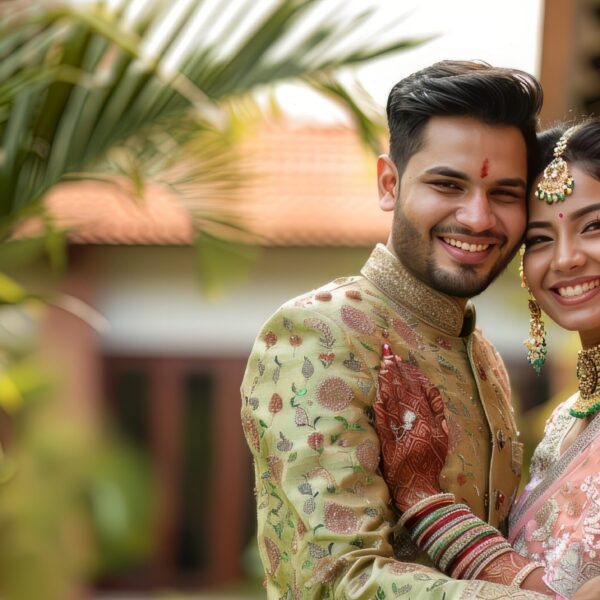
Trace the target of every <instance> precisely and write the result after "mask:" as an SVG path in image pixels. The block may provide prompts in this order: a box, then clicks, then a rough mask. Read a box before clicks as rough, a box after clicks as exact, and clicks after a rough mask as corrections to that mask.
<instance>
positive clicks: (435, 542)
mask: <svg viewBox="0 0 600 600" xmlns="http://www.w3.org/2000/svg"><path fill="white" fill-rule="evenodd" d="M400 525H402V526H404V527H405V528H406V529H407V530H408V532H409V534H410V536H411V538H412V540H413V541H414V542H415V544H416V545H417V546H418V547H419V548H420V549H421V550H424V551H425V552H427V554H428V555H429V557H430V558H431V560H432V561H433V563H434V564H435V565H436V566H437V568H438V569H439V570H440V571H442V572H444V573H446V574H447V575H449V576H450V577H452V578H453V579H477V578H478V577H479V575H481V573H482V572H483V571H484V569H485V568H486V567H487V566H489V565H490V564H491V563H493V562H494V561H495V560H496V559H497V558H499V557H500V556H502V555H504V554H507V553H509V552H514V550H513V549H512V547H511V545H510V544H509V543H508V542H507V541H506V540H505V539H504V538H503V537H502V535H500V533H499V532H498V531H497V530H496V529H494V528H493V527H492V526H491V525H488V524H487V523H485V522H484V521H482V520H481V519H479V518H477V517H476V516H475V515H474V514H473V513H472V511H471V509H470V508H469V507H468V506H466V505H464V504H456V499H455V498H454V495H453V494H436V495H435V496H430V497H429V498H426V499H424V500H421V501H420V502H418V503H417V504H415V505H414V506H412V507H411V508H409V509H408V510H407V511H406V512H404V513H403V515H402V517H401V518H400ZM523 560H525V559H523ZM543 566H544V565H543V564H541V563H538V562H527V563H526V564H525V566H524V567H522V568H521V569H520V570H518V571H516V572H515V575H514V578H513V580H512V584H511V585H513V586H515V587H520V586H521V584H522V583H523V581H525V579H526V578H527V576H528V575H529V574H530V573H531V572H532V571H534V570H535V569H537V568H539V567H542V568H543ZM556 598H557V600H560V599H561V598H562V597H561V596H557V597H556Z"/></svg>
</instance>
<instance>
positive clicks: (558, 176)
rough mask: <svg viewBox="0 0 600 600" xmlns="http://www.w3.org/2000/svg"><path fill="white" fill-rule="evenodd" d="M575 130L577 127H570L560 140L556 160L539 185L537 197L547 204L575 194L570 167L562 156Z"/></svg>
mask: <svg viewBox="0 0 600 600" xmlns="http://www.w3.org/2000/svg"><path fill="white" fill-rule="evenodd" d="M575 129H576V127H575V126H573V127H570V128H569V129H567V131H565V132H564V133H563V135H562V136H561V138H560V139H559V140H558V142H557V143H556V146H555V147H554V158H553V159H552V161H551V162H550V164H549V165H548V166H547V167H546V168H545V169H544V175H543V176H542V179H541V180H540V182H539V183H538V184H537V189H536V191H535V195H536V197H537V198H539V199H540V200H543V201H544V202H546V203H547V204H554V203H555V202H559V201H562V200H564V199H565V198H566V197H567V196H570V195H571V194H572V193H573V185H574V182H573V177H572V176H571V173H569V165H568V164H567V161H566V160H565V159H564V158H563V157H562V155H563V154H564V152H565V150H566V148H567V141H568V140H569V138H570V137H571V135H572V134H573V132H574V131H575Z"/></svg>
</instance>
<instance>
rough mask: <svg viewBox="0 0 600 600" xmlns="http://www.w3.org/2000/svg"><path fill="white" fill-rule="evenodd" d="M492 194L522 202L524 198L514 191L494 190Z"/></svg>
mask: <svg viewBox="0 0 600 600" xmlns="http://www.w3.org/2000/svg"><path fill="white" fill-rule="evenodd" d="M492 193H493V195H494V196H496V197H503V198H506V199H508V200H521V198H523V194H521V193H519V192H516V191H514V190H494V191H493V192H492Z"/></svg>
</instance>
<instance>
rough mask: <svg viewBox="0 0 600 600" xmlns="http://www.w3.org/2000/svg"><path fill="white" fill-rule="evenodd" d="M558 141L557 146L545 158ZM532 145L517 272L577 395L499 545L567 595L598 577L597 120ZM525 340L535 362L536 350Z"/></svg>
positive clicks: (540, 453) (557, 416) (545, 443)
mask: <svg viewBox="0 0 600 600" xmlns="http://www.w3.org/2000/svg"><path fill="white" fill-rule="evenodd" d="M561 135H562V136H563V137H562V138H561ZM559 138H561V139H565V142H564V143H563V145H564V149H563V150H562V152H561V148H559V149H558V152H559V153H560V156H559V157H557V158H555V159H554V160H552V156H551V155H550V156H549V157H548V154H550V151H551V149H552V148H554V147H556V145H557V143H558V140H559ZM542 142H543V148H544V149H545V154H546V156H545V158H546V161H545V162H546V163H550V166H549V168H547V169H546V171H545V174H544V175H543V176H542V178H541V179H540V181H541V185H538V191H537V195H538V198H533V199H532V200H531V202H530V206H529V223H528V227H527V233H526V243H525V245H526V252H525V256H524V263H523V266H524V274H525V278H526V281H527V284H528V285H529V289H530V291H531V293H532V294H533V295H534V296H535V299H536V300H537V302H538V303H539V306H540V307H541V308H542V309H543V311H544V312H545V313H546V314H548V316H549V317H550V318H552V319H553V320H554V321H555V322H556V323H558V324H559V325H560V326H561V327H564V328H565V329H568V330H571V331H577V332H578V333H579V337H580V339H581V345H582V351H581V352H580V353H579V356H578V363H577V377H578V380H579V391H578V392H577V393H576V394H574V395H573V396H572V397H571V398H569V399H568V400H567V401H566V402H564V403H563V404H561V405H560V406H559V407H558V408H557V409H556V410H555V411H554V413H553V414H552V416H551V418H550V419H549V421H548V423H547V425H546V430H545V435H544V439H543V440H542V442H541V443H540V445H539V446H538V448H537V449H536V451H535V454H534V458H533V460H532V463H531V471H530V481H529V483H528V484H527V486H526V488H525V491H524V492H523V494H522V496H521V497H520V498H519V501H518V502H517V504H516V505H515V507H514V508H513V511H512V514H511V519H510V535H509V539H510V541H511V543H512V544H513V545H514V547H515V548H516V549H517V550H518V551H519V552H520V553H521V554H523V555H524V556H527V557H531V558H533V559H535V560H542V562H543V563H544V564H545V565H546V581H547V582H548V583H549V584H550V585H551V586H552V588H553V589H555V590H556V591H558V592H560V593H561V594H564V595H565V596H569V595H571V594H572V593H573V591H574V590H576V589H577V588H578V587H579V586H580V585H581V584H582V582H584V581H586V580H588V579H590V578H591V577H593V576H596V575H598V574H600V412H599V409H600V382H599V381H598V376H599V373H600V294H599V293H600V121H599V120H592V121H588V122H587V123H584V124H582V125H579V126H576V127H574V128H572V129H570V130H568V132H567V135H566V136H564V132H561V131H559V130H552V131H550V132H547V133H546V134H545V135H544V136H543V138H542ZM548 159H550V160H548ZM561 161H562V162H561ZM554 184H556V186H558V187H560V186H562V188H563V190H562V193H564V198H565V200H564V201H560V199H558V200H557V201H554V197H555V196H556V193H554V194H553V193H552V190H551V189H550V188H552V186H553V185H554ZM544 185H546V188H548V189H546V190H544ZM548 194H549V196H548ZM533 308H534V311H535V304H534V305H533ZM532 323H533V326H534V327H536V326H537V323H539V318H538V317H537V316H534V317H533V319H532ZM533 338H535V334H534V336H533V337H532V338H531V339H530V340H529V342H528V343H529V347H530V358H531V360H532V361H534V362H535V361H536V360H538V361H539V360H542V359H543V356H544V354H545V344H544V342H543V340H542V339H541V337H540V336H539V335H538V338H537V340H534V339H533ZM535 353H537V354H538V356H537V357H534V356H533V354H535Z"/></svg>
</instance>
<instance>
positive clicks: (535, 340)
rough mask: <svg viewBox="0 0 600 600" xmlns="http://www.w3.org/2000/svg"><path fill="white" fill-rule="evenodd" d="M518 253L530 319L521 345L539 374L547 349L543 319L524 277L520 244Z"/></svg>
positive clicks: (528, 360) (520, 274) (522, 250)
mask: <svg viewBox="0 0 600 600" xmlns="http://www.w3.org/2000/svg"><path fill="white" fill-rule="evenodd" d="M519 254H520V256H521V261H520V263H519V276H520V278H521V287H522V288H527V293H528V294H529V313H530V314H531V319H530V320H529V337H528V338H527V339H526V340H525V341H524V342H523V345H524V346H525V348H527V362H528V363H529V364H530V365H531V366H532V367H533V370H534V371H535V372H536V373H537V374H538V375H539V374H540V373H541V371H542V367H543V366H544V363H545V362H546V354H547V353H548V349H547V348H546V328H545V327H544V321H542V309H541V308H540V305H539V304H538V302H537V300H536V299H535V298H534V297H533V294H532V293H531V290H530V289H529V286H528V285H527V281H526V279H525V273H524V271H523V256H524V254H525V246H524V245H523V246H521V248H520V250H519Z"/></svg>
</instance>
